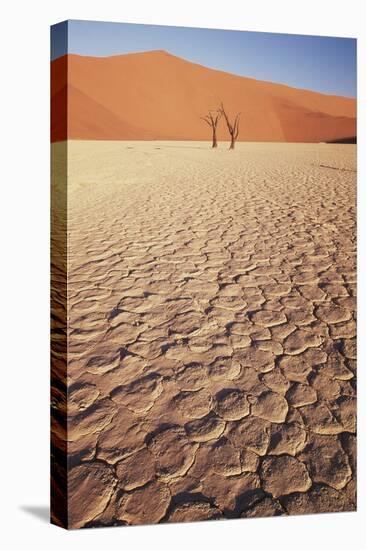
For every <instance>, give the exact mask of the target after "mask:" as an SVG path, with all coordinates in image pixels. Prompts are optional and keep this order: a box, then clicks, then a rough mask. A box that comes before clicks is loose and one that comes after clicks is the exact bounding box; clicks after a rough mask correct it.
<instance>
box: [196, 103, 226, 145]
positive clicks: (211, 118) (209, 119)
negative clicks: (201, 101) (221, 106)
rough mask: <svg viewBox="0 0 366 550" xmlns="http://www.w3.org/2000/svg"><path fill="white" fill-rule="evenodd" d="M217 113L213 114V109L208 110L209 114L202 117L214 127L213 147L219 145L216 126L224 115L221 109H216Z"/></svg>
mask: <svg viewBox="0 0 366 550" xmlns="http://www.w3.org/2000/svg"><path fill="white" fill-rule="evenodd" d="M214 113H215V115H213V114H212V111H209V112H208V115H206V116H202V117H201V119H202V120H204V121H205V122H206V124H208V125H209V126H211V128H212V147H217V137H216V128H217V125H218V123H219V120H220V118H221V116H222V113H221V111H220V110H219V111H214Z"/></svg>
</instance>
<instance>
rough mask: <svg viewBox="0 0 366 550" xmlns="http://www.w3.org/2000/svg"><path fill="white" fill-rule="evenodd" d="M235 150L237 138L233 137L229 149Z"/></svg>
mask: <svg viewBox="0 0 366 550" xmlns="http://www.w3.org/2000/svg"><path fill="white" fill-rule="evenodd" d="M234 148H235V138H234V136H231V143H230V147H229V149H234Z"/></svg>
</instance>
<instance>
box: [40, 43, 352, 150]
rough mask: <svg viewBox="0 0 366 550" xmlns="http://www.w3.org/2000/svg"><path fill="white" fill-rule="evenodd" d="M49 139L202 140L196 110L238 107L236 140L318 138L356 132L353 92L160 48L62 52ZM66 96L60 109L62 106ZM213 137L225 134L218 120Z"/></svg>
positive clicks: (205, 134)
mask: <svg viewBox="0 0 366 550" xmlns="http://www.w3.org/2000/svg"><path fill="white" fill-rule="evenodd" d="M51 92H52V135H51V138H52V141H60V140H65V139H84V140H106V139H110V140H129V139H132V140H150V139H162V140H180V139H181V140H208V139H210V132H209V129H208V128H207V127H206V125H205V123H204V122H202V120H201V118H200V117H202V116H204V115H206V114H207V111H208V110H209V109H217V107H218V106H219V105H220V102H221V101H223V102H224V104H225V107H226V109H227V110H228V112H229V113H230V115H231V116H233V115H234V114H235V113H237V112H241V125H240V134H239V141H279V142H283V141H286V142H322V141H332V140H335V139H343V138H350V137H353V136H355V135H356V99H354V98H346V97H338V96H332V95H326V94H321V93H317V92H314V91H309V90H302V89H297V88H291V87H289V86H285V85H283V84H277V83H273V82H265V81H260V80H255V79H253V78H246V77H243V76H237V75H234V74H230V73H226V72H223V71H218V70H214V69H211V68H208V67H204V66H202V65H198V64H196V63H192V62H190V61H188V60H185V59H181V58H179V57H177V56H174V55H171V54H170V53H168V52H165V51H150V52H143V53H136V54H125V55H116V56H111V57H88V56H80V55H73V54H69V55H67V56H63V57H60V58H58V59H56V60H54V61H53V62H52V64H51ZM66 102H67V109H66ZM218 138H219V139H221V140H224V139H228V138H227V131H226V127H225V124H220V125H219V128H218Z"/></svg>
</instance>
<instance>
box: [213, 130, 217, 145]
mask: <svg viewBox="0 0 366 550" xmlns="http://www.w3.org/2000/svg"><path fill="white" fill-rule="evenodd" d="M212 147H217V138H216V132H215V131H213V133H212Z"/></svg>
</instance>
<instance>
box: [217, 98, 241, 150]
mask: <svg viewBox="0 0 366 550" xmlns="http://www.w3.org/2000/svg"><path fill="white" fill-rule="evenodd" d="M220 112H221V114H222V115H223V116H224V118H225V122H226V126H227V129H228V130H229V134H230V136H231V143H230V147H229V149H234V147H235V141H236V140H237V138H238V135H239V123H240V114H241V113H238V114H237V115H235V119H234V124H232V123H231V122H230V120H229V117H228V115H227V113H226V111H225V107H224V104H223V102H221V105H220Z"/></svg>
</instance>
